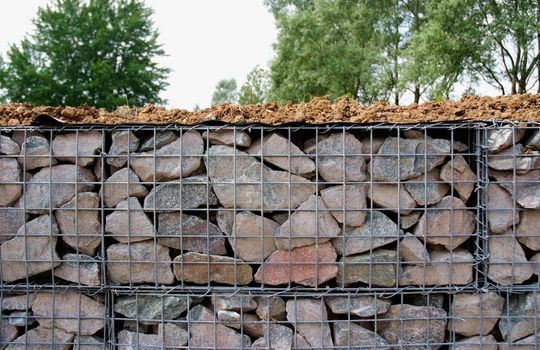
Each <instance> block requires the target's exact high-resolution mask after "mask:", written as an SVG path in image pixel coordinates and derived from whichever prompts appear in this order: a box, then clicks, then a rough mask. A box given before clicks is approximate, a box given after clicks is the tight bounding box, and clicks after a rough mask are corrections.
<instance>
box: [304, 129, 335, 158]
mask: <svg viewBox="0 0 540 350" xmlns="http://www.w3.org/2000/svg"><path fill="white" fill-rule="evenodd" d="M330 135H331V134H321V133H318V135H317V136H316V137H312V138H309V139H307V140H306V141H304V152H305V153H306V154H315V153H317V151H318V146H317V141H318V142H321V141H322V140H326V139H327V138H329V137H330Z"/></svg>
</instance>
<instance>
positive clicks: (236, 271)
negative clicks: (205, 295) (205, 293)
mask: <svg viewBox="0 0 540 350" xmlns="http://www.w3.org/2000/svg"><path fill="white" fill-rule="evenodd" d="M173 269H174V274H175V275H176V278H177V279H178V280H179V281H181V282H192V283H197V284H207V283H210V282H216V283H223V284H229V285H245V284H249V283H250V282H251V281H252V280H253V271H252V270H251V266H249V265H248V264H247V263H245V262H244V261H242V260H240V259H235V258H232V257H229V256H221V255H208V254H202V253H197V252H188V253H185V254H182V255H179V256H177V257H176V258H174V267H173Z"/></svg>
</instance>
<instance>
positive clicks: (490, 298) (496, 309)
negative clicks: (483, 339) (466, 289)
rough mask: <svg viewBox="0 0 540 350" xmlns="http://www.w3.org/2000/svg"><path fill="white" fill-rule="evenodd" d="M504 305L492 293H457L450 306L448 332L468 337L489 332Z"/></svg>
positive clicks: (501, 300)
mask: <svg viewBox="0 0 540 350" xmlns="http://www.w3.org/2000/svg"><path fill="white" fill-rule="evenodd" d="M503 305H504V298H503V297H500V296H498V295H497V294H495V293H493V292H489V293H478V294H473V293H457V294H455V295H454V299H453V301H452V304H451V306H450V316H451V317H452V318H451V319H450V320H449V322H448V330H449V331H450V332H456V333H458V334H461V335H464V336H466V337H470V336H473V335H487V334H488V333H490V332H491V330H492V329H493V327H495V324H496V323H497V321H499V317H500V316H501V312H502V309H503Z"/></svg>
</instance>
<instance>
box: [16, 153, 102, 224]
mask: <svg viewBox="0 0 540 350" xmlns="http://www.w3.org/2000/svg"><path fill="white" fill-rule="evenodd" d="M94 181H96V178H95V176H94V174H93V173H92V171H91V170H89V169H85V168H81V167H79V166H77V165H73V164H61V165H55V166H53V167H50V168H43V169H41V170H40V171H39V172H37V173H36V174H35V175H34V176H33V177H32V179H31V180H30V181H29V182H27V183H26V189H25V190H26V193H25V194H24V195H23V196H22V197H21V200H25V201H26V202H25V203H26V209H27V211H28V212H29V213H32V214H44V213H48V212H49V210H50V209H55V208H58V207H60V206H62V205H63V204H65V203H67V202H69V201H70V200H71V199H73V197H74V196H75V194H77V193H79V192H89V191H92V189H93V188H94V184H93V183H92V182H94ZM51 182H52V185H51Z"/></svg>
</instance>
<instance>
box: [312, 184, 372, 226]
mask: <svg viewBox="0 0 540 350" xmlns="http://www.w3.org/2000/svg"><path fill="white" fill-rule="evenodd" d="M321 198H322V200H323V201H324V204H326V207H327V208H328V209H330V210H331V211H330V214H332V216H333V217H334V218H335V219H336V220H337V221H338V222H339V223H342V224H343V223H344V224H345V225H347V226H351V227H356V226H361V225H362V224H363V223H364V221H365V220H366V214H367V210H366V207H367V202H366V192H365V190H364V186H362V185H347V186H345V190H344V186H343V185H340V186H333V187H328V188H325V189H324V190H322V191H321Z"/></svg>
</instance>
